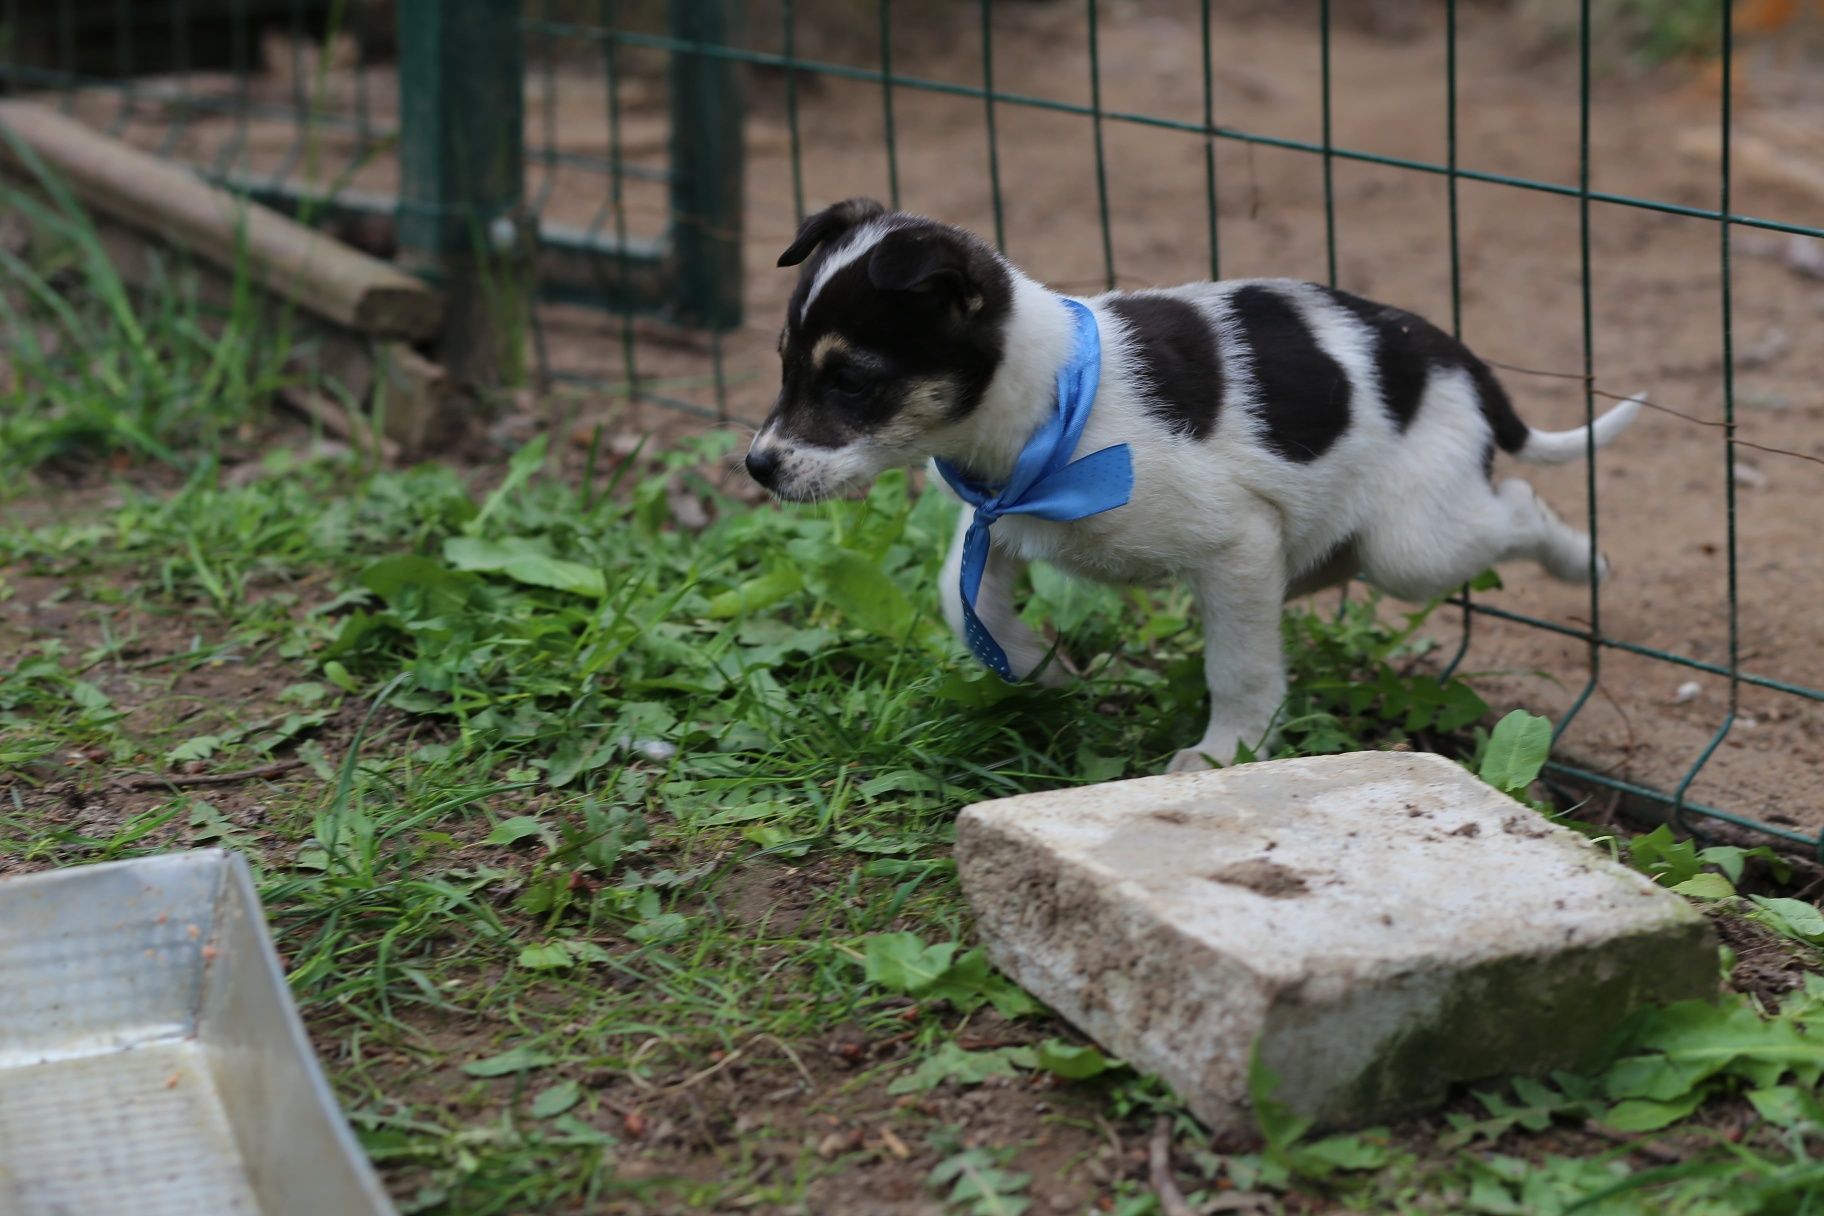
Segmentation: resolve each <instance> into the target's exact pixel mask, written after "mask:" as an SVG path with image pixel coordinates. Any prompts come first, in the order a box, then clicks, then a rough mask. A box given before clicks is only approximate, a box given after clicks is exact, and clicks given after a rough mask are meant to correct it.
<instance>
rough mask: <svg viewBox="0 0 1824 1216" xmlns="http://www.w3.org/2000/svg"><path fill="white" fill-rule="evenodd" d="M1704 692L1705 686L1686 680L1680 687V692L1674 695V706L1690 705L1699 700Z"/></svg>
mask: <svg viewBox="0 0 1824 1216" xmlns="http://www.w3.org/2000/svg"><path fill="white" fill-rule="evenodd" d="M1703 691H1704V686H1703V685H1702V684H1699V683H1698V682H1697V681H1696V680H1686V681H1685V682H1684V683H1683V684H1680V685H1679V686H1678V691H1677V692H1675V693H1673V694H1672V704H1674V705H1686V704H1689V703H1690V702H1692V701H1695V700H1697V698H1698V696H1699V695H1700V694H1701V693H1702V692H1703Z"/></svg>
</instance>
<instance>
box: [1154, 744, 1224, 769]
mask: <svg viewBox="0 0 1824 1216" xmlns="http://www.w3.org/2000/svg"><path fill="white" fill-rule="evenodd" d="M1214 767H1216V766H1215V765H1213V764H1211V763H1210V758H1209V757H1208V756H1207V755H1205V754H1204V752H1203V749H1202V748H1197V747H1187V748H1185V749H1184V750H1183V751H1181V752H1179V753H1178V754H1176V755H1175V756H1173V757H1172V762H1171V763H1170V764H1168V765H1166V766H1165V771H1166V772H1168V773H1202V772H1207V771H1209V770H1210V769H1212V768H1214Z"/></svg>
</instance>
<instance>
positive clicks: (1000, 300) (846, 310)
mask: <svg viewBox="0 0 1824 1216" xmlns="http://www.w3.org/2000/svg"><path fill="white" fill-rule="evenodd" d="M887 218H888V220H889V222H890V223H891V224H893V225H894V227H893V231H892V232H890V233H889V234H888V235H887V236H885V237H883V238H882V239H881V240H880V241H879V242H878V243H877V244H875V246H874V247H873V248H872V249H870V250H869V251H868V252H867V253H865V254H863V255H862V256H860V257H858V258H856V259H855V260H854V261H852V262H850V263H849V264H848V265H846V266H844V267H843V268H842V269H840V270H838V271H837V272H836V273H835V274H833V275H831V276H830V279H829V281H828V282H826V283H825V284H824V285H823V287H822V288H821V289H820V290H819V291H818V293H817V296H816V298H815V299H812V300H810V308H809V310H808V311H807V310H806V308H805V301H806V299H807V298H809V296H810V288H811V284H812V283H814V282H815V281H816V279H817V277H818V273H819V271H820V269H821V268H822V266H823V264H824V262H825V261H826V260H827V259H828V258H829V257H831V256H832V255H833V254H835V253H836V252H838V251H840V250H841V249H843V248H844V247H846V246H847V245H848V244H849V243H850V242H851V241H852V240H853V239H854V238H855V235H856V232H857V229H848V230H845V231H843V232H842V233H840V234H838V235H837V236H835V237H834V238H832V239H830V240H828V241H824V242H822V243H819V244H818V245H817V246H816V248H815V249H814V251H813V252H812V253H811V254H810V255H809V257H808V258H807V259H806V261H805V263H804V268H803V270H802V271H801V272H800V274H799V278H798V285H797V288H796V289H795V290H794V291H793V292H792V298H791V302H790V304H789V305H788V306H787V307H788V309H789V311H788V313H787V315H786V333H785V343H784V350H783V358H782V362H783V364H784V385H783V391H782V392H781V394H780V398H779V403H778V404H777V405H776V406H775V407H774V413H773V416H774V418H776V419H777V421H778V422H779V424H780V426H781V428H782V429H783V430H784V431H785V433H786V434H788V435H790V436H792V437H793V438H794V439H796V440H798V441H799V442H801V443H808V444H811V445H813V446H820V447H841V446H843V445H844V444H847V443H849V442H850V441H851V440H853V439H854V438H856V437H857V436H859V435H863V434H867V433H868V432H871V431H875V430H878V429H879V428H881V427H883V426H885V425H887V424H888V423H889V422H891V421H892V420H893V419H894V418H895V417H896V416H897V415H898V414H899V412H900V411H901V410H902V409H903V408H904V407H905V405H906V403H907V401H908V399H909V398H911V397H912V396H913V394H914V393H916V392H918V391H920V390H922V389H926V388H928V387H929V386H931V385H932V384H933V382H942V383H943V384H944V385H947V386H948V387H949V393H950V397H951V403H950V414H949V416H950V417H951V418H952V419H956V418H961V417H964V416H965V415H967V414H969V413H970V412H971V411H973V410H974V409H975V407H976V406H977V405H979V404H980V403H981V399H982V394H983V393H985V392H986V391H987V389H988V383H989V381H990V380H992V379H993V378H994V373H995V371H996V369H998V368H999V367H1000V363H1001V347H1002V341H1003V337H1002V331H1003V329H1004V328H1005V323H1006V319H1007V313H1008V311H1009V309H1010V307H1011V304H1012V300H1013V281H1012V279H1011V277H1010V276H1009V275H1008V272H1007V268H1006V267H1005V266H1004V265H1003V264H1002V263H1001V261H1000V259H999V258H998V257H996V256H995V254H994V251H993V250H991V249H989V248H988V247H987V246H986V245H984V244H983V243H982V242H981V241H979V240H977V239H976V238H975V237H974V236H971V235H970V234H969V233H967V232H964V231H963V230H962V229H960V228H952V227H950V226H949V225H947V224H940V223H937V222H936V221H934V220H928V219H922V218H920V217H917V216H910V215H903V214H895V215H890V216H889V217H887ZM807 222H808V221H807ZM877 257H878V258H879V259H880V260H881V265H880V266H878V267H876V266H875V265H874V263H875V260H876V258H877ZM830 334H835V335H837V336H838V337H840V338H841V339H842V341H843V342H844V343H845V344H846V345H848V346H850V347H853V348H855V349H857V350H859V351H865V352H866V353H867V356H868V358H867V363H866V365H865V371H866V376H867V381H868V387H867V389H866V390H865V391H863V392H861V393H843V392H838V391H835V386H834V385H833V384H832V381H833V380H834V379H835V377H834V373H835V372H836V371H837V369H838V368H840V367H842V366H844V364H845V362H846V363H847V365H848V366H849V367H851V368H857V367H860V366H861V365H859V364H856V363H855V362H853V361H847V360H845V358H844V356H843V355H841V354H840V353H835V354H832V355H831V356H830V358H829V361H828V363H827V364H826V366H825V367H823V368H817V367H815V366H813V365H812V363H811V352H812V351H813V350H815V349H816V346H817V343H818V341H819V340H821V339H822V338H824V337H825V336H827V335H830Z"/></svg>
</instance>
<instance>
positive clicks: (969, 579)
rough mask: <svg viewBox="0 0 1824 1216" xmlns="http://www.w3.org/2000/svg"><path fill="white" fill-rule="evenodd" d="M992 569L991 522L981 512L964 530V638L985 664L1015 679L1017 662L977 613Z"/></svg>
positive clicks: (970, 648)
mask: <svg viewBox="0 0 1824 1216" xmlns="http://www.w3.org/2000/svg"><path fill="white" fill-rule="evenodd" d="M987 569H988V525H987V524H985V523H983V522H982V520H981V519H980V517H979V516H978V517H977V518H976V519H975V520H973V521H972V522H971V523H970V524H969V530H968V531H967V532H965V533H963V569H962V578H961V580H960V582H961V584H962V586H961V588H960V590H961V591H962V593H963V594H962V599H963V641H964V642H965V643H967V644H968V646H969V653H970V654H973V655H974V656H975V657H976V658H977V659H978V660H979V661H980V662H981V664H982V666H984V667H986V668H988V670H990V671H992V672H993V673H994V674H995V675H997V676H999V677H1001V679H1003V680H1011V679H1013V665H1012V664H1011V663H1009V662H1008V661H1007V652H1006V651H1004V650H1002V649H1001V644H1000V643H999V642H997V641H995V640H994V635H993V634H991V633H989V632H988V627H987V626H986V625H984V624H982V619H981V618H980V617H978V616H977V615H976V614H975V597H976V596H977V595H978V594H980V592H981V590H982V575H983V574H984V573H985V572H986V571H987Z"/></svg>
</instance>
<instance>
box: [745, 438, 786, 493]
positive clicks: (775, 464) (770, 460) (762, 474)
mask: <svg viewBox="0 0 1824 1216" xmlns="http://www.w3.org/2000/svg"><path fill="white" fill-rule="evenodd" d="M778 471H779V453H778V451H777V450H775V449H773V448H758V447H757V448H749V449H748V452H747V475H748V476H749V477H752V478H753V479H754V480H755V481H757V482H759V483H760V484H761V485H763V486H765V487H767V488H768V489H771V488H772V485H773V474H775V473H777V472H778Z"/></svg>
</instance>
